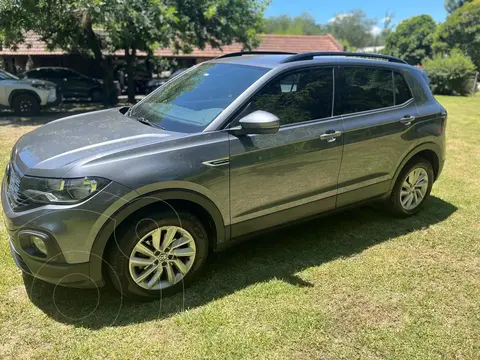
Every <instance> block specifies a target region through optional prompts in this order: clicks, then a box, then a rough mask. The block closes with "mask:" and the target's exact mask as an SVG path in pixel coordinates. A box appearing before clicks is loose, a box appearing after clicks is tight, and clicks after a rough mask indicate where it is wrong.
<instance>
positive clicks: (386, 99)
mask: <svg viewBox="0 0 480 360" xmlns="http://www.w3.org/2000/svg"><path fill="white" fill-rule="evenodd" d="M342 100H343V101H342V104H343V106H342V113H343V114H351V113H355V112H360V111H368V110H375V109H381V108H384V107H388V106H393V105H394V96H393V77H392V71H390V70H384V69H373V68H355V67H352V68H345V87H344V91H343V97H342Z"/></svg>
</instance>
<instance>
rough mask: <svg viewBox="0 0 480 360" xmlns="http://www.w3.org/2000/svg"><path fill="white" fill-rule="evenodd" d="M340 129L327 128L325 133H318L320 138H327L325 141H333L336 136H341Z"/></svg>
mask: <svg viewBox="0 0 480 360" xmlns="http://www.w3.org/2000/svg"><path fill="white" fill-rule="evenodd" d="M341 135H342V132H341V131H335V130H328V131H327V132H326V133H325V134H322V135H320V139H321V140H327V142H334V141H335V140H337V137H339V136H341Z"/></svg>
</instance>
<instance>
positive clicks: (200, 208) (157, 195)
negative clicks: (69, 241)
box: [89, 189, 227, 285]
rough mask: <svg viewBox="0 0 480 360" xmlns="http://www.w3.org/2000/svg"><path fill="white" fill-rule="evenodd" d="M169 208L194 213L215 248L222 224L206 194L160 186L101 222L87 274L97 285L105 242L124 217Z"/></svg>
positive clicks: (110, 240)
mask: <svg viewBox="0 0 480 360" xmlns="http://www.w3.org/2000/svg"><path fill="white" fill-rule="evenodd" d="M168 209H173V210H174V211H178V210H184V211H188V212H190V213H192V214H193V215H195V216H197V217H198V218H199V220H200V221H202V223H203V224H204V226H205V228H206V229H205V230H206V231H207V234H208V240H209V247H210V248H212V249H213V250H215V249H216V248H217V244H219V243H222V242H224V241H225V240H226V239H227V234H226V229H225V224H224V221H223V217H222V215H221V213H220V210H219V209H218V207H217V206H216V205H215V203H214V202H213V201H212V200H210V199H208V198H207V197H206V196H204V195H202V194H200V193H197V192H194V191H191V190H181V189H178V190H176V189H173V190H161V191H155V192H152V193H148V194H145V195H142V196H140V197H138V198H136V199H134V200H132V201H130V202H129V203H128V204H126V205H125V206H123V207H122V208H120V209H119V210H117V211H116V212H115V213H114V214H113V215H112V216H111V217H110V218H109V220H107V222H106V223H105V224H104V225H103V226H102V228H101V229H100V231H99V232H98V234H97V236H96V237H95V240H94V242H93V245H92V249H91V251H90V259H89V263H90V271H89V272H90V277H91V280H92V281H93V282H94V283H96V284H97V285H101V284H103V283H104V270H105V269H104V266H103V262H104V255H105V251H108V246H110V245H111V244H113V242H114V241H115V240H114V239H115V231H116V229H119V228H120V227H121V226H122V224H125V223H126V222H127V221H128V220H130V219H132V218H134V217H137V216H141V215H142V213H150V212H152V211H161V210H168Z"/></svg>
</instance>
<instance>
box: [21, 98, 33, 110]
mask: <svg viewBox="0 0 480 360" xmlns="http://www.w3.org/2000/svg"><path fill="white" fill-rule="evenodd" d="M32 107H33V104H32V102H31V101H30V100H22V101H20V111H21V112H22V113H28V112H30V111H31V110H32Z"/></svg>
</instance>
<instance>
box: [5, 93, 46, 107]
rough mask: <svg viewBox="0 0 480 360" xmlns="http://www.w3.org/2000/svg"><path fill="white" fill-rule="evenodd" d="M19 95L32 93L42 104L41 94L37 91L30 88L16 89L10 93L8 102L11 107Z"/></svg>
mask: <svg viewBox="0 0 480 360" xmlns="http://www.w3.org/2000/svg"><path fill="white" fill-rule="evenodd" d="M19 95H32V96H33V97H35V99H37V101H38V103H39V104H42V99H40V96H38V94H37V93H36V92H35V91H33V90H28V89H15V90H12V91H11V92H10V95H8V104H9V105H10V107H12V102H13V99H15V98H16V97H17V96H19Z"/></svg>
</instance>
